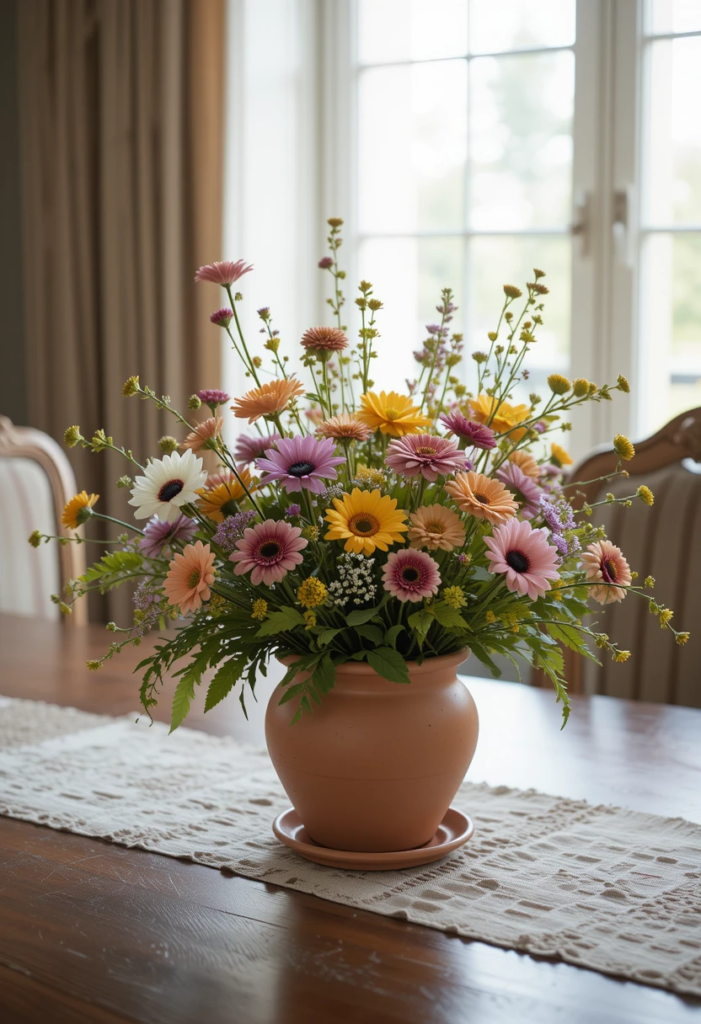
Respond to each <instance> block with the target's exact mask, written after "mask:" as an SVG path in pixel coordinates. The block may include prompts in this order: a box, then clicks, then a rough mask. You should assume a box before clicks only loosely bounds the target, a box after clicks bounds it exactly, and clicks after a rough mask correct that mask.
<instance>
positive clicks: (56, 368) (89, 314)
mask: <svg viewBox="0 0 701 1024" xmlns="http://www.w3.org/2000/svg"><path fill="white" fill-rule="evenodd" d="M224 13H225V12H224V0H70V3H67V2H65V0H22V2H21V3H20V4H18V21H19V26H18V27H19V57H20V60H19V65H20V83H19V84H20V121H21V129H22V182H23V196H22V204H23V210H22V215H23V243H24V270H25V274H26V278H25V279H26V282H27V301H26V337H27V350H28V353H27V354H28V365H29V373H30V411H31V420H32V425H33V426H36V427H39V428H40V429H42V430H45V431H46V432H47V433H49V434H51V435H52V436H53V437H56V438H59V439H60V437H61V436H62V434H63V431H64V430H65V428H66V427H67V426H69V425H70V424H73V423H78V424H79V425H80V427H81V429H82V431H83V434H84V435H85V436H91V435H92V433H93V432H94V431H95V430H96V429H97V428H104V429H105V431H106V432H107V433H108V434H109V435H111V436H113V437H114V439H115V443H119V444H123V445H125V446H126V447H127V448H131V449H132V450H133V451H134V454H135V455H136V457H137V458H138V459H140V461H143V459H144V458H145V457H146V456H147V455H148V454H154V453H155V452H156V450H157V449H156V443H157V440H158V438H159V437H160V436H161V435H162V434H166V433H172V434H174V435H175V436H177V437H178V438H181V437H182V428H180V429H178V426H177V424H176V423H175V421H173V420H172V419H171V418H170V417H168V416H167V414H165V413H162V412H157V411H156V410H155V408H154V406H153V404H152V403H147V402H142V401H141V400H139V399H134V398H132V399H124V398H122V396H121V387H122V384H123V382H124V380H126V378H127V377H129V376H131V375H132V374H139V376H140V378H141V381H142V383H148V384H149V385H150V386H151V387H152V388H153V389H154V390H155V391H156V392H157V393H158V394H168V395H170V396H171V398H172V399H173V401H174V403H176V404H177V405H178V406H179V407H180V408H181V409H182V408H184V406H185V405H186V402H187V396H188V395H189V394H190V393H191V392H192V391H195V390H197V389H199V388H203V387H217V386H219V383H220V365H219V336H218V334H217V333H216V332H215V331H214V330H213V329H212V328H211V325H210V324H209V322H208V318H207V313H208V312H211V309H210V305H211V303H212V301H213V298H214V297H213V295H212V294H211V292H210V293H209V294H208V295H204V294H202V291H203V290H202V289H201V288H200V291H199V292H198V291H197V288H196V286H195V284H194V281H193V277H194V272H195V270H196V269H197V267H198V266H199V265H200V264H202V263H208V262H211V261H212V260H215V259H221V257H222V253H221V224H222V181H223V173H222V159H223V144H222V132H223V123H224V118H223V104H224V89H223V80H224V74H223V41H224V34H225V33H224ZM215 301H216V300H215ZM207 328H209V330H208V329H207ZM69 456H70V458H71V461H72V463H73V466H74V469H75V472H76V476H77V478H78V483H79V486H80V487H81V488H82V487H85V488H86V489H87V490H89V491H90V490H92V491H95V492H97V493H99V494H100V495H101V499H100V504H99V508H100V510H101V511H103V512H106V513H107V514H109V515H113V516H115V517H117V518H120V519H125V518H126V519H127V521H132V517H131V515H130V513H129V509H128V506H127V504H126V501H127V498H128V492H127V491H126V490H117V489H116V488H115V482H116V479H117V478H118V477H120V476H121V475H122V474H129V475H133V473H132V472H131V470H132V469H133V467H131V469H130V466H129V464H128V463H126V462H124V461H123V460H120V457H119V456H117V455H116V454H114V453H103V454H102V455H92V454H90V453H88V452H85V451H83V450H82V449H79V448H78V449H74V450H73V451H71V452H70V453H69ZM94 532H95V531H94V530H93V533H94ZM120 606H121V611H122V612H125V611H126V607H125V602H124V601H123V600H122V601H120V600H119V598H118V595H115V596H114V599H113V600H112V601H111V606H110V607H109V612H110V617H115V613H116V611H117V610H119V609H120Z"/></svg>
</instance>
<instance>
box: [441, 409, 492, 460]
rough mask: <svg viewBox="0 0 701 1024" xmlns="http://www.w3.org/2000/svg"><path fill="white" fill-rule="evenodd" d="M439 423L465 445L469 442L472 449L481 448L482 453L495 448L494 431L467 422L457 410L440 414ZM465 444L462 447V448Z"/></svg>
mask: <svg viewBox="0 0 701 1024" xmlns="http://www.w3.org/2000/svg"><path fill="white" fill-rule="evenodd" d="M441 422H442V423H443V424H444V425H445V426H446V427H447V428H448V430H449V431H450V432H451V433H452V434H455V436H456V437H459V438H460V439H461V441H464V442H465V444H467V443H468V442H469V443H470V444H471V445H472V446H473V447H474V448H482V449H483V450H484V451H488V450H489V449H490V448H494V447H496V443H497V442H496V439H495V437H494V431H493V430H491V429H490V428H489V427H485V425H484V424H483V423H475V422H474V421H473V420H468V418H467V416H465V415H463V413H461V412H460V410H459V409H455V410H453V412H444V413H441ZM465 444H463V445H462V447H463V448H464V447H465Z"/></svg>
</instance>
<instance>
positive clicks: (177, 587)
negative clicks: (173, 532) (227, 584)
mask: <svg viewBox="0 0 701 1024" xmlns="http://www.w3.org/2000/svg"><path fill="white" fill-rule="evenodd" d="M212 583H214V552H213V551H212V550H211V549H210V546H209V544H203V543H202V541H201V540H198V541H197V542H196V543H195V544H188V546H187V547H186V548H185V549H184V551H183V553H182V555H179V554H178V555H176V556H175V557H174V558H173V561H172V562H171V563H170V568H169V569H168V575H167V576H166V578H165V580H164V581H163V591H164V593H165V595H166V597H167V598H168V600H169V602H170V603H171V604H173V605H175V604H177V605H179V607H180V611H181V612H182V614H183V615H187V614H188V612H194V611H195V610H196V609H197V608H199V607H200V605H201V604H202V602H203V601H208V600H209V598H210V597H211V594H212V592H211V590H210V589H209V588H210V586H211V584H212Z"/></svg>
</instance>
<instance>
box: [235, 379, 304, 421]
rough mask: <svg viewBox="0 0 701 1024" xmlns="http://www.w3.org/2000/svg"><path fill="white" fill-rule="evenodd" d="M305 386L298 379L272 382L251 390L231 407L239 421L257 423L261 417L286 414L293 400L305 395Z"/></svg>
mask: <svg viewBox="0 0 701 1024" xmlns="http://www.w3.org/2000/svg"><path fill="white" fill-rule="evenodd" d="M304 390H305V389H304V384H302V382H301V381H300V380H297V378H296V377H289V378H288V379H287V380H271V381H270V383H268V384H262V385H261V387H259V388H251V390H250V391H247V392H246V394H245V395H244V396H243V398H237V399H236V400H235V402H234V405H232V406H231V409H232V412H233V413H234V415H235V416H237V417H238V418H239V419H248V422H249V423H255V421H256V420H258V419H260V418H261V416H274V415H275V414H276V413H278V412H284V410H285V409H286V408H287V406H288V405H289V404H290V402H291V401H292V399H293V398H297V397H298V396H299V395H303V394H304Z"/></svg>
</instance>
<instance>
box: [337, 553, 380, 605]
mask: <svg viewBox="0 0 701 1024" xmlns="http://www.w3.org/2000/svg"><path fill="white" fill-rule="evenodd" d="M374 565H375V559H374V558H367V557H366V556H365V555H357V554H355V552H354V551H348V552H344V553H343V554H342V555H341V557H340V558H339V559H338V562H337V564H336V571H337V573H338V579H336V580H333V581H332V582H331V583H330V584H329V595H330V598H331V600H332V602H333V604H334V605H335V607H336V608H345V606H346V605H347V604H352V605H355V606H356V607H359V606H360V605H363V604H370V602H372V601H374V599H375V593H376V591H377V585H376V584H375V582H374V580H373V566H374Z"/></svg>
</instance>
